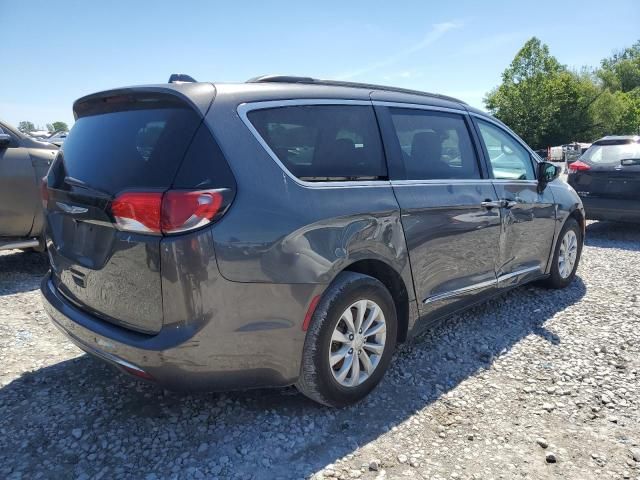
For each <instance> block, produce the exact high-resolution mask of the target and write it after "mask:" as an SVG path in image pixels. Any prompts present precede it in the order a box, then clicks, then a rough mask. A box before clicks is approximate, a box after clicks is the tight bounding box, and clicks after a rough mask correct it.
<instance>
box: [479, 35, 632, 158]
mask: <svg viewBox="0 0 640 480" xmlns="http://www.w3.org/2000/svg"><path fill="white" fill-rule="evenodd" d="M639 60H640V42H638V43H636V44H634V46H632V47H630V48H627V49H625V50H623V51H621V52H619V53H616V54H614V55H613V56H612V57H611V58H608V59H605V60H603V61H602V64H601V67H600V68H599V69H597V70H595V71H589V70H588V69H583V71H581V72H574V71H571V70H569V69H567V68H566V67H565V66H564V65H562V64H560V63H559V62H558V60H557V59H556V58H555V57H553V56H552V55H551V54H550V52H549V48H548V47H547V46H546V45H544V44H543V43H542V42H541V41H540V40H539V39H537V38H535V37H534V38H531V39H530V40H528V41H527V42H526V43H525V44H524V46H523V47H522V48H521V49H520V51H519V52H518V53H517V54H516V56H515V58H514V59H513V61H512V62H511V64H510V65H509V66H508V67H507V69H506V70H505V71H504V72H503V74H502V83H501V84H500V85H499V86H498V87H496V88H495V89H493V90H492V91H490V92H489V93H488V94H487V95H486V97H485V100H484V101H485V105H486V106H487V109H488V110H489V111H490V112H491V113H492V114H494V115H495V116H496V117H498V118H499V119H500V120H502V121H503V122H505V123H506V124H507V125H509V126H510V127H511V128H512V129H513V130H514V131H515V132H516V133H518V135H520V136H521V137H522V138H523V139H524V140H525V141H526V142H527V143H528V144H529V145H531V146H532V147H534V148H543V147H547V146H550V145H560V144H564V143H569V142H572V141H576V140H577V141H588V140H594V139H596V138H599V137H601V136H604V135H606V134H613V133H617V134H628V133H637V132H638V128H639V126H640V115H639V113H638V112H640V63H639Z"/></svg>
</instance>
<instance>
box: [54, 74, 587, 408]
mask: <svg viewBox="0 0 640 480" xmlns="http://www.w3.org/2000/svg"><path fill="white" fill-rule="evenodd" d="M74 112H75V116H76V123H75V125H74V127H73V129H72V130H71V132H70V133H69V136H68V137H67V139H66V141H65V143H64V145H63V148H62V150H61V151H60V153H59V155H58V157H57V158H56V160H55V162H54V165H53V166H52V167H51V170H50V172H49V175H48V178H47V188H46V190H45V203H46V209H47V223H48V235H49V241H48V245H49V255H50V259H51V272H50V274H49V275H47V277H46V278H45V279H44V281H43V283H42V293H43V295H44V302H45V308H46V309H47V311H48V313H49V314H50V316H51V317H52V318H53V321H54V322H55V324H56V325H57V326H59V327H60V328H61V329H62V330H63V331H64V332H65V333H66V334H67V335H68V336H69V337H70V338H71V339H72V340H73V341H74V342H75V343H76V344H78V345H79V346H80V347H81V348H83V349H85V350H86V351H88V352H89V353H92V354H94V355H96V356H98V357H101V358H103V359H105V360H107V361H108V362H111V363H113V364H115V365H117V366H119V367H120V368H121V369H123V370H125V371H127V372H129V373H131V374H133V375H136V376H138V377H142V378H146V379H149V380H155V381H157V382H159V383H161V384H163V385H164V386H166V387H168V388H181V389H182V388H186V389H200V388H206V389H228V388H239V387H257V386H284V385H290V384H295V385H296V386H297V387H298V388H299V389H300V390H301V391H302V392H303V393H305V394H306V395H308V396H309V397H311V398H313V399H315V400H317V401H319V402H322V403H324V404H327V405H332V406H342V405H346V404H349V403H352V402H354V401H357V400H358V399H360V398H362V397H363V396H364V395H366V394H367V393H368V392H369V391H370V390H371V389H372V388H374V386H375V385H376V384H377V383H378V382H379V380H380V379H381V377H382V375H383V374H384V371H385V369H386V367H387V365H388V363H389V361H390V359H391V355H392V353H393V350H394V348H395V345H396V343H397V342H402V341H404V340H405V339H407V337H409V336H410V335H415V334H417V333H419V332H421V331H423V330H424V329H426V328H428V327H429V326H430V325H432V324H433V323H434V322H435V321H437V320H438V319H440V318H442V317H444V316H446V315H448V314H450V313H452V312H455V311H458V310H460V309H463V308H466V307H468V306H470V305H472V304H474V303H476V302H478V301H481V300H483V299H486V298H488V297H490V296H492V295H496V294H499V293H501V292H504V291H506V290H508V289H510V288H512V287H515V286H518V285H521V284H523V283H526V282H530V281H532V280H539V279H544V280H545V281H546V282H547V284H549V285H550V286H552V287H557V288H559V287H564V286H566V285H568V284H569V283H570V282H571V281H572V279H573V277H574V275H575V271H576V268H577V265H578V260H579V257H580V251H581V248H582V239H583V233H584V212H583V209H582V204H581V202H580V199H579V197H578V196H577V195H576V194H575V192H574V191H573V190H572V189H571V188H570V187H569V186H568V185H567V184H566V183H563V182H561V181H559V180H556V178H557V175H558V173H559V172H558V169H557V168H556V167H554V166H553V165H551V164H547V163H543V162H541V161H540V160H539V158H537V157H536V155H535V154H534V153H533V152H532V151H531V150H530V149H529V148H528V147H527V145H525V144H524V143H523V142H522V141H521V140H520V139H519V138H518V137H517V136H515V135H514V134H513V132H511V131H510V130H509V129H508V128H507V127H506V126H504V125H503V124H502V123H500V122H499V121H497V120H495V119H493V118H491V117H489V116H488V115H486V114H484V113H482V112H480V111H478V110H475V109H472V108H470V107H468V106H467V105H466V104H464V103H462V102H460V101H458V100H455V99H452V98H448V97H443V96H439V95H430V94H424V93H421V92H414V91H407V90H401V89H393V88H389V87H379V86H370V85H363V84H350V83H341V82H329V81H319V80H314V79H311V78H300V77H261V78H257V79H253V80H251V81H249V82H247V83H245V84H234V85H224V84H216V85H213V84H210V83H181V84H168V85H153V86H143V87H134V88H123V89H118V90H112V91H106V92H101V93H97V94H94V95H90V96H87V97H84V98H81V99H79V100H78V101H76V103H75V104H74Z"/></svg>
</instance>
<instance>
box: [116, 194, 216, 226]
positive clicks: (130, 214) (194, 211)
mask: <svg viewBox="0 0 640 480" xmlns="http://www.w3.org/2000/svg"><path fill="white" fill-rule="evenodd" d="M226 207H227V205H225V198H224V191H223V190H196V191H192V190H169V191H168V192H165V193H161V192H126V193H123V194H121V195H118V196H117V197H116V198H115V200H113V202H112V203H111V213H112V214H113V217H114V220H115V221H116V225H117V226H118V228H120V229H121V230H126V231H130V232H139V233H155V234H161V233H162V234H171V233H180V232H186V231H189V230H194V229H196V228H200V227H202V226H204V225H206V224H208V223H210V222H212V221H213V220H216V219H217V217H219V216H220V215H221V214H222V213H224V210H225V209H226Z"/></svg>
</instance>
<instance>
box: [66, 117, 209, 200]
mask: <svg viewBox="0 0 640 480" xmlns="http://www.w3.org/2000/svg"><path fill="white" fill-rule="evenodd" d="M199 124H200V118H199V116H198V115H197V113H196V112H194V111H193V110H191V109H190V108H188V107H185V108H181V107H180V106H172V107H170V108H149V109H135V110H121V111H114V112H110V113H102V114H95V115H89V116H85V117H80V118H78V120H77V121H76V123H75V124H74V126H73V128H72V129H71V132H70V133H69V135H68V137H67V139H66V141H65V143H64V145H63V147H62V152H63V162H64V167H65V175H66V176H69V177H73V178H74V179H77V180H80V181H82V182H83V183H86V184H87V185H89V186H91V187H94V188H97V189H99V190H102V191H105V192H108V193H111V194H115V193H118V192H120V191H122V190H125V189H133V188H146V189H156V188H157V189H165V188H168V187H169V186H170V185H171V182H172V180H173V178H174V176H175V174H176V170H177V169H178V167H179V166H180V163H181V161H182V158H183V157H184V154H185V152H186V150H187V147H188V146H189V144H190V143H191V140H192V139H193V137H194V134H195V133H196V129H197V128H198V125H199Z"/></svg>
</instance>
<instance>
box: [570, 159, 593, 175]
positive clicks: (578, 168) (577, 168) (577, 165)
mask: <svg viewBox="0 0 640 480" xmlns="http://www.w3.org/2000/svg"><path fill="white" fill-rule="evenodd" d="M569 170H571V171H573V172H584V171H585V170H591V167H590V166H589V165H587V164H586V163H584V162H581V161H580V160H576V161H575V162H573V163H570V164H569Z"/></svg>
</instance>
